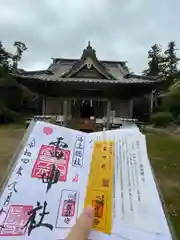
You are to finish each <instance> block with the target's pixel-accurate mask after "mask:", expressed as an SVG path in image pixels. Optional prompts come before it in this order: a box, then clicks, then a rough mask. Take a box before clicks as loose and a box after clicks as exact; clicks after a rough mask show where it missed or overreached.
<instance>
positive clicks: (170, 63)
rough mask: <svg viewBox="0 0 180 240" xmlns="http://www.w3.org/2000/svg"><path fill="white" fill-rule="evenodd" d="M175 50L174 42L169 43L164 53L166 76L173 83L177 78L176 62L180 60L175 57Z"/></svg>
mask: <svg viewBox="0 0 180 240" xmlns="http://www.w3.org/2000/svg"><path fill="white" fill-rule="evenodd" d="M177 50H178V49H177V48H176V43H175V42H174V41H171V42H169V44H168V48H167V50H166V51H165V52H164V53H165V57H166V70H165V72H166V76H167V77H168V79H169V80H170V81H174V80H175V79H176V78H177V74H178V72H179V70H178V62H179V60H180V58H178V57H177Z"/></svg>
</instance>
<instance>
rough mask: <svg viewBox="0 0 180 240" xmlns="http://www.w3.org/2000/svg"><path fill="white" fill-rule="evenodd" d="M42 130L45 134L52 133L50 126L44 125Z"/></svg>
mask: <svg viewBox="0 0 180 240" xmlns="http://www.w3.org/2000/svg"><path fill="white" fill-rule="evenodd" d="M43 132H44V133H45V134H46V135H51V134H52V133H53V129H52V128H51V127H44V128H43Z"/></svg>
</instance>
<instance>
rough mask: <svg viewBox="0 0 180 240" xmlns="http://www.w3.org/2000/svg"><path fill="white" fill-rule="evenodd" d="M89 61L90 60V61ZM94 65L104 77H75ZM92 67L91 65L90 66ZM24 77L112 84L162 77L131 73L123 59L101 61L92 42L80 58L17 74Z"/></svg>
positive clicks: (61, 60) (57, 60)
mask: <svg viewBox="0 0 180 240" xmlns="http://www.w3.org/2000/svg"><path fill="white" fill-rule="evenodd" d="M88 61H89V62H88ZM85 64H86V65H87V66H88V64H90V66H91V65H92V66H93V67H94V68H95V69H96V70H97V71H98V72H99V73H100V74H101V76H103V79H94V78H91V77H88V74H87V77H86V76H84V75H83V76H84V77H83V78H79V77H75V76H77V75H76V73H78V72H80V71H81V69H82V68H83V67H84V65H85ZM90 68H91V67H90ZM15 76H16V77H19V78H23V79H36V80H41V81H52V82H64V83H68V82H69V83H70V82H79V83H80V82H84V83H104V84H106V83H110V84H111V83H112V84H118V83H120V84H128V83H131V84H133V83H145V84H149V83H157V82H161V81H162V79H156V78H152V77H145V76H138V75H134V74H131V73H130V72H129V69H128V67H127V66H126V62H122V61H100V60H98V59H97V57H96V53H95V50H94V49H93V48H92V47H91V46H90V42H89V43H88V46H87V48H86V49H84V50H83V54H82V56H81V58H80V59H63V58H59V59H58V58H56V59H53V63H52V64H51V65H50V66H49V68H48V69H47V70H41V71H31V72H29V71H28V72H26V71H24V72H21V73H18V74H16V75H15ZM97 76H99V75H98V74H97Z"/></svg>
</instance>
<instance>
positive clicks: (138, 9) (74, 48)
mask: <svg viewBox="0 0 180 240" xmlns="http://www.w3.org/2000/svg"><path fill="white" fill-rule="evenodd" d="M178 1H179V0H0V41H2V42H3V44H4V46H5V47H6V48H7V49H8V50H9V51H13V42H14V41H22V42H24V43H25V44H26V45H27V46H28V51H27V52H26V53H25V54H24V57H23V60H22V62H21V67H23V68H24V69H26V70H35V69H44V68H47V67H48V64H49V63H50V62H51V58H52V57H64V58H79V57H80V56H81V53H82V50H83V48H85V47H86V45H87V42H88V41H89V40H90V41H91V45H92V46H93V48H95V50H96V53H97V56H98V58H99V59H101V60H120V61H128V66H129V67H130V69H131V71H133V72H137V73H139V72H141V71H142V70H143V69H144V68H146V67H147V52H148V49H149V47H150V46H151V45H153V44H154V43H159V44H161V45H162V46H163V47H166V45H167V43H168V42H169V41H171V40H175V41H176V43H177V47H179V48H180V31H179V23H180V14H179V9H180V2H179V3H178ZM172 4H173V6H172Z"/></svg>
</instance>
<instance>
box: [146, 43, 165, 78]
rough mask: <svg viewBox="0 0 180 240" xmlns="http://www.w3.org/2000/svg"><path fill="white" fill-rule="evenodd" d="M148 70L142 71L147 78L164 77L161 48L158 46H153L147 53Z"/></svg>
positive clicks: (163, 59)
mask: <svg viewBox="0 0 180 240" xmlns="http://www.w3.org/2000/svg"><path fill="white" fill-rule="evenodd" d="M148 59H149V62H148V66H149V67H148V69H146V70H144V72H143V73H144V75H147V76H156V77H157V76H164V71H165V57H164V54H163V52H162V48H161V46H160V45H158V44H154V45H153V46H152V47H151V49H150V50H149V52H148Z"/></svg>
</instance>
